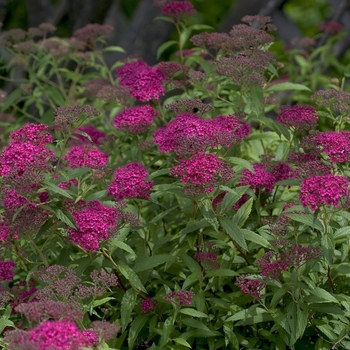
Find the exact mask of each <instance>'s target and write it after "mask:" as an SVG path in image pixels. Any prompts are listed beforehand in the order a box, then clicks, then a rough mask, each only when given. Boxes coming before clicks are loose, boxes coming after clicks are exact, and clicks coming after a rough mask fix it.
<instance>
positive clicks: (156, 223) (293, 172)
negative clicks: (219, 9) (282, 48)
mask: <svg viewBox="0 0 350 350" xmlns="http://www.w3.org/2000/svg"><path fill="white" fill-rule="evenodd" d="M156 5H157V6H159V7H160V8H161V11H162V12H163V14H164V15H165V16H167V18H166V20H168V21H170V22H172V23H173V24H174V26H175V28H176V30H177V32H178V34H179V40H178V41H176V40H174V41H171V42H168V43H165V44H164V45H162V46H161V47H160V48H159V50H158V54H159V56H161V54H162V52H163V51H164V50H165V49H166V48H169V47H171V46H172V45H177V48H176V49H177V50H178V51H177V52H176V54H174V56H173V57H172V58H173V60H174V61H170V62H159V64H158V65H156V66H154V67H151V66H149V65H148V64H146V63H145V62H143V61H142V60H141V59H129V60H125V61H124V62H116V64H115V65H114V66H113V67H112V68H111V69H110V68H108V67H106V65H105V62H104V59H103V53H104V51H106V50H107V51H108V50H112V51H113V50H114V51H122V49H121V48H118V47H109V48H105V47H104V36H105V35H107V34H108V33H110V32H111V30H112V28H111V27H110V26H106V25H105V26H101V25H98V24H90V25H88V26H86V27H84V28H82V29H79V30H77V31H76V32H75V33H74V34H73V36H72V37H71V38H68V39H67V38H66V39H61V38H58V37H50V38H47V37H46V34H47V33H48V32H53V31H54V28H53V27H52V26H51V25H47V24H43V25H40V26H39V27H37V28H31V29H30V30H28V31H23V30H19V29H13V30H10V31H7V32H6V31H5V32H4V33H3V35H2V44H3V47H4V48H5V49H6V50H7V51H8V53H9V55H11V56H12V59H11V61H10V63H9V64H8V66H7V68H8V69H9V70H11V69H12V68H13V66H20V67H21V68H22V69H23V70H24V71H26V72H27V73H28V79H21V82H20V85H19V87H18V88H17V89H15V90H14V91H12V92H11V93H9V95H8V96H6V94H1V96H2V97H1V102H0V106H1V108H2V112H4V113H6V115H10V114H13V116H12V120H15V121H16V122H15V123H11V124H10V123H8V125H7V129H6V132H5V134H6V135H9V142H8V144H7V145H6V146H5V147H4V148H3V149H2V152H1V154H0V175H1V186H0V195H1V203H2V206H1V217H0V251H1V260H0V278H1V280H0V283H1V285H0V317H1V318H0V320H1V321H0V332H1V339H0V347H1V348H4V349H33V350H49V349H50V350H85V349H95V350H98V349H99V350H107V349H111V350H112V349H121V350H124V349H125V350H126V349H129V350H131V349H144V348H149V349H154V350H166V349H169V350H182V349H187V348H192V349H213V350H215V349H237V350H238V349H266V350H267V349H280V350H282V349H284V350H287V349H295V350H298V349H306V350H308V349H316V350H320V349H322V350H323V349H349V348H350V337H349V332H348V330H349V322H350V316H349V310H350V297H349V296H348V290H349V283H350V279H349V276H350V258H349V254H348V251H349V232H350V215H349V209H350V201H349V174H350V172H349V161H350V159H349V151H350V149H349V144H350V143H349V140H350V138H349V131H348V129H349V122H350V120H349V113H350V107H349V106H350V92H348V91H346V84H345V78H343V77H341V78H340V79H342V81H341V82H340V81H339V79H338V80H337V81H338V83H337V81H335V80H332V81H331V80H330V79H331V78H327V77H325V76H323V75H322V74H321V73H320V72H318V71H317V69H318V66H319V62H318V60H319V61H320V62H321V63H320V64H321V65H325V66H326V67H330V66H329V65H328V64H329V61H328V59H327V57H326V55H325V56H322V57H321V58H320V57H319V56H318V55H319V53H320V52H321V51H320V50H319V49H317V50H318V51H317V50H316V51H314V52H313V51H312V46H313V44H314V40H313V39H310V38H309V39H307V38H303V39H300V40H297V41H294V44H293V45H295V48H294V49H293V50H294V51H293V50H292V53H293V55H294V56H293V60H291V61H288V59H289V55H290V54H291V52H287V53H285V55H284V56H283V55H282V56H283V57H284V58H281V60H283V62H279V61H278V59H280V58H278V59H277V56H276V55H275V53H274V49H273V48H274V46H273V45H272V44H273V41H274V40H275V39H274V36H273V35H271V34H270V32H271V31H274V30H275V29H276V28H275V27H274V25H273V24H272V23H271V19H270V18H269V17H264V16H245V17H244V18H242V22H243V23H242V24H239V25H235V26H233V28H232V29H231V31H230V32H229V33H216V32H212V29H210V28H208V26H205V25H200V24H196V25H192V24H191V22H190V17H191V16H196V11H195V7H194V5H193V4H192V3H191V2H190V1H189V0H183V1H177V0H176V1H175V0H157V1H156ZM163 19H164V18H163ZM204 30H207V31H208V32H202V33H199V32H200V31H204ZM323 30H324V31H325V32H326V41H325V46H324V47H322V50H323V49H324V50H325V51H324V52H327V50H328V48H329V45H330V44H331V43H334V42H335V41H336V40H337V39H339V38H340V37H341V36H342V32H340V31H341V28H340V27H339V26H337V25H335V24H334V23H333V24H332V23H328V24H325V25H324V26H323ZM194 31H196V32H195V33H194ZM34 38H40V40H38V41H35V42H34V41H33V39H34ZM185 44H186V45H189V46H192V47H191V48H188V49H187V46H185ZM185 47H186V49H185ZM307 55H309V56H307ZM295 57H296V58H295ZM305 57H309V60H308V61H307V63H305V67H308V68H309V70H306V72H305V71H304V68H302V69H301V67H300V62H304V61H303V60H305ZM294 58H295V59H294ZM334 60H335V59H334V58H333V61H332V62H333V63H332V64H333V65H335V66H336V67H338V68H339V67H341V69H340V68H339V69H340V71H341V72H343V73H344V72H346V69H347V68H346V67H345V66H343V65H342V63H340V62H337V63H336V64H335V63H334ZM72 62H74V63H75V64H72ZM72 66H73V67H74V71H71V70H70V68H69V67H72ZM63 67H68V68H63ZM303 67H304V66H303ZM86 71H88V72H89V73H88V74H85V72H86ZM313 71H314V72H316V71H317V74H316V73H315V75H313V74H312V73H310V72H313ZM293 72H294V73H293ZM343 73H342V74H343ZM293 74H294V75H293ZM327 74H329V75H331V74H333V71H332V70H330V71H329V73H327ZM344 75H345V77H347V76H348V75H347V74H345V73H344ZM338 77H339V76H338ZM327 79H328V80H327ZM268 113H270V114H271V113H273V114H274V116H275V117H276V118H275V119H274V118H270V114H269V115H268ZM8 120H10V119H8ZM318 129H319V130H318Z"/></svg>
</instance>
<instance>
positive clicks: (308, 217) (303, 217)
mask: <svg viewBox="0 0 350 350" xmlns="http://www.w3.org/2000/svg"><path fill="white" fill-rule="evenodd" d="M286 214H287V216H288V217H289V218H291V219H292V220H294V221H297V222H301V223H303V224H305V225H308V226H310V227H311V228H313V229H316V230H319V231H322V232H323V231H324V227H323V225H322V223H321V221H320V219H317V218H316V220H314V216H313V215H312V214H290V213H286Z"/></svg>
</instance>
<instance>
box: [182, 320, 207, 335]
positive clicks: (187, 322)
mask: <svg viewBox="0 0 350 350" xmlns="http://www.w3.org/2000/svg"><path fill="white" fill-rule="evenodd" d="M182 322H183V323H184V324H185V325H186V326H190V327H193V328H197V329H200V330H203V331H209V332H211V330H210V329H209V328H208V327H207V326H206V325H205V324H204V323H203V322H201V321H198V320H194V319H193V318H184V319H182Z"/></svg>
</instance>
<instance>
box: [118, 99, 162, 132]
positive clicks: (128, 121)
mask: <svg viewBox="0 0 350 350" xmlns="http://www.w3.org/2000/svg"><path fill="white" fill-rule="evenodd" d="M155 116H157V111H156V110H155V109H154V108H153V107H151V106H148V105H145V106H140V107H139V106H137V107H130V108H127V109H124V110H123V111H121V112H119V113H118V114H117V115H116V116H115V117H114V122H113V125H114V127H115V128H116V129H118V130H125V129H126V130H128V131H130V132H133V133H142V132H144V131H145V130H147V129H148V128H149V127H150V126H151V124H152V123H153V118H154V117H155Z"/></svg>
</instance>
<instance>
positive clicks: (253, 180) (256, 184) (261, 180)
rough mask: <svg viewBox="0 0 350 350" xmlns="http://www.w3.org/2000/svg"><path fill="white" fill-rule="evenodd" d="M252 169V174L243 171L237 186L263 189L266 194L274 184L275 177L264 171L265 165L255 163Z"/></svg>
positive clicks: (248, 171)
mask: <svg viewBox="0 0 350 350" xmlns="http://www.w3.org/2000/svg"><path fill="white" fill-rule="evenodd" d="M253 168H254V173H253V172H252V171H250V170H248V169H246V170H243V172H242V175H243V176H242V177H241V179H240V182H239V185H240V186H245V185H248V186H249V187H250V188H252V189H263V188H265V190H266V191H267V192H269V191H271V190H272V188H273V186H274V184H275V183H276V177H275V176H274V175H273V174H271V173H270V172H268V171H267V170H266V169H267V164H264V163H255V164H253Z"/></svg>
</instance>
